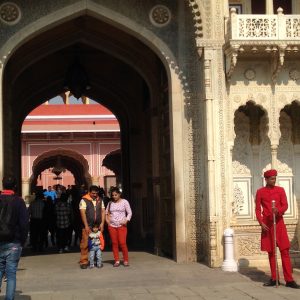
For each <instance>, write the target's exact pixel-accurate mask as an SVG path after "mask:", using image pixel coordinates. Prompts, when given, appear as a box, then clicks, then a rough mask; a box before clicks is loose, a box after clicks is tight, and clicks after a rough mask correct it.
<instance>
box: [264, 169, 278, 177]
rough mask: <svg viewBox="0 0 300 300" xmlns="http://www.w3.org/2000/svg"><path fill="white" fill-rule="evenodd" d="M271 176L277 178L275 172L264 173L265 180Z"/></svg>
mask: <svg viewBox="0 0 300 300" xmlns="http://www.w3.org/2000/svg"><path fill="white" fill-rule="evenodd" d="M272 176H277V171H276V170H274V169H272V170H268V171H266V172H265V173H264V177H265V178H268V177H272Z"/></svg>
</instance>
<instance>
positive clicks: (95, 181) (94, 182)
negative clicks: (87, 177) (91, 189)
mask: <svg viewBox="0 0 300 300" xmlns="http://www.w3.org/2000/svg"><path fill="white" fill-rule="evenodd" d="M99 179H100V178H99V176H93V177H92V185H97V186H98V185H99Z"/></svg>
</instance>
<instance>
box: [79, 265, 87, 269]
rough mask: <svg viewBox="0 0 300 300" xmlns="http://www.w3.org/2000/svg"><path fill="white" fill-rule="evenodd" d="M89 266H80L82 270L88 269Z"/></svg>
mask: <svg viewBox="0 0 300 300" xmlns="http://www.w3.org/2000/svg"><path fill="white" fill-rule="evenodd" d="M87 267H88V266H87V265H80V269H87Z"/></svg>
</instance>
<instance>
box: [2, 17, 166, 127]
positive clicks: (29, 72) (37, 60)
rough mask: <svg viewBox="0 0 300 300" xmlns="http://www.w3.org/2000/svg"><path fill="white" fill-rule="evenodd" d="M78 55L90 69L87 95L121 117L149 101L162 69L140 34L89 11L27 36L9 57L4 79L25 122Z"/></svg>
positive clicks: (61, 82) (57, 90)
mask: <svg viewBox="0 0 300 300" xmlns="http://www.w3.org/2000/svg"><path fill="white" fill-rule="evenodd" d="M76 56H78V57H79V60H80V63H81V64H82V65H83V66H84V68H85V69H86V71H87V73H88V74H89V78H90V82H91V86H92V89H91V90H90V91H89V94H88V95H87V96H89V97H90V98H93V99H95V100H99V101H101V103H102V104H104V105H105V106H107V107H108V108H109V109H110V110H111V111H112V112H113V113H114V114H116V116H117V117H118V118H120V119H122V118H123V119H124V115H125V114H127V118H128V115H130V114H131V115H133V116H134V115H135V113H136V112H137V111H141V110H143V109H145V107H147V105H149V104H147V103H145V101H147V100H148V98H149V97H148V96H147V97H145V91H146V94H147V95H149V91H147V90H148V89H149V86H150V85H155V86H156V87H157V86H158V85H159V82H160V78H159V76H157V74H160V72H161V70H162V69H163V66H162V63H161V61H160V60H159V58H158V57H157V56H156V54H154V52H153V51H152V50H151V49H149V48H148V47H147V46H146V45H144V44H143V43H142V42H140V41H139V40H138V39H136V38H135V37H133V36H131V35H129V34H128V33H126V32H124V31H122V30H120V29H118V28H115V27H113V26H111V25H109V24H106V23H104V22H102V21H100V20H97V19H95V18H92V17H90V16H81V17H78V18H76V19H73V20H71V21H68V22H66V23H64V24H61V25H59V26H57V27H55V28H53V29H50V30H48V31H46V32H44V33H42V34H40V35H39V36H37V37H35V38H34V39H33V40H31V41H29V42H27V43H26V44H24V45H23V46H21V47H20V48H19V49H18V50H17V51H16V52H15V53H14V54H13V55H12V57H11V59H10V60H9V61H8V63H7V65H6V67H5V76H4V83H5V86H7V89H8V90H9V91H10V93H9V95H10V97H9V98H10V100H9V101H11V102H13V104H12V105H14V106H15V112H14V113H15V115H16V117H17V120H19V122H20V126H21V124H22V122H23V120H24V118H25V117H26V116H27V114H28V113H29V112H30V111H31V110H32V109H34V108H35V107H36V106H38V105H40V104H41V103H42V102H44V101H45V100H47V99H50V98H52V97H54V96H55V95H57V94H60V93H61V92H62V91H63V85H64V78H65V75H66V71H67V68H68V66H69V65H70V64H72V62H73V60H74V58H75V57H76ZM11 87H13V88H12V89H11ZM124 99H125V100H124ZM6 101H7V99H5V102H6ZM5 105H6V103H4V109H5Z"/></svg>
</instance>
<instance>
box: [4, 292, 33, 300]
mask: <svg viewBox="0 0 300 300" xmlns="http://www.w3.org/2000/svg"><path fill="white" fill-rule="evenodd" d="M0 300H5V296H4V295H2V296H0ZM15 300H31V296H28V295H22V292H21V291H16V293H15Z"/></svg>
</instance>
